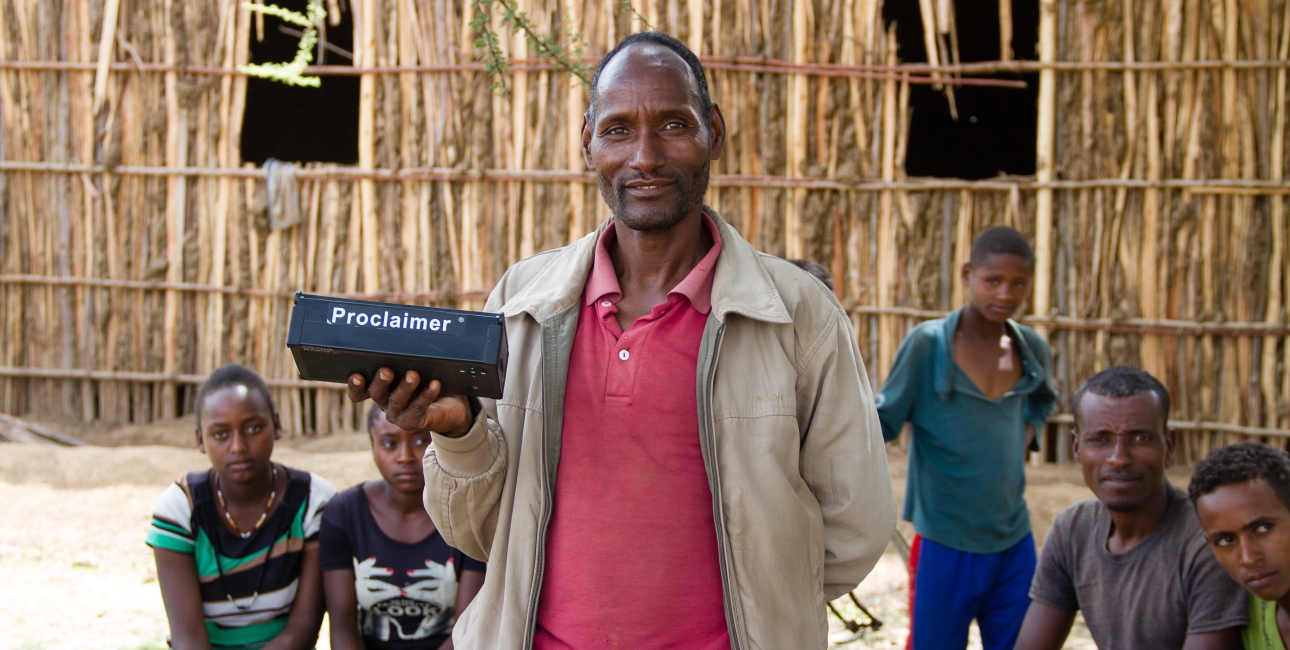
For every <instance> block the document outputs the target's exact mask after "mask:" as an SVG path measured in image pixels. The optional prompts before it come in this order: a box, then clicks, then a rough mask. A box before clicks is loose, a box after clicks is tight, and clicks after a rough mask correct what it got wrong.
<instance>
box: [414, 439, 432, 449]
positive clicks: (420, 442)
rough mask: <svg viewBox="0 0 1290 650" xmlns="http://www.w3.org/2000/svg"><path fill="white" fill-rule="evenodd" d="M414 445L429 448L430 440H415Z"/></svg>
mask: <svg viewBox="0 0 1290 650" xmlns="http://www.w3.org/2000/svg"><path fill="white" fill-rule="evenodd" d="M416 445H417V446H418V447H429V446H430V439H429V438H417V441H416Z"/></svg>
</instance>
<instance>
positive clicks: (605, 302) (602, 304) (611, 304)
mask: <svg viewBox="0 0 1290 650" xmlns="http://www.w3.org/2000/svg"><path fill="white" fill-rule="evenodd" d="M600 306H601V307H613V306H614V303H612V302H609V301H608V300H606V301H604V302H601V303H600Z"/></svg>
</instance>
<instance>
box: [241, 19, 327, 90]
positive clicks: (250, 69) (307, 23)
mask: <svg viewBox="0 0 1290 650" xmlns="http://www.w3.org/2000/svg"><path fill="white" fill-rule="evenodd" d="M242 6H243V7H246V9H247V10H249V11H258V12H260V13H262V14H265V15H268V16H274V17H277V18H280V19H282V20H283V22H287V23H291V24H292V25H296V26H297V27H300V28H301V32H302V33H301V34H300V44H299V45H298V46H297V47H296V58H294V59H292V60H291V62H290V63H248V64H246V65H242V66H238V68H237V69H238V70H239V71H241V72H243V73H245V74H248V75H251V76H253V77H260V78H262V79H271V80H273V81H279V82H282V83H284V84H287V85H288V86H310V87H313V88H317V87H318V86H319V85H321V83H322V80H321V79H319V78H318V77H307V76H304V75H303V74H302V73H303V72H304V71H305V68H306V67H308V66H309V64H310V63H312V62H313V60H314V46H315V45H317V44H318V26H319V25H321V24H322V21H323V19H325V18H326V17H327V10H325V9H323V8H322V6H321V5H320V4H318V0H309V3H308V4H307V5H305V13H303V14H301V13H299V12H296V11H291V10H290V9H283V8H282V7H279V6H278V5H261V4H252V3H250V2H244V3H242Z"/></svg>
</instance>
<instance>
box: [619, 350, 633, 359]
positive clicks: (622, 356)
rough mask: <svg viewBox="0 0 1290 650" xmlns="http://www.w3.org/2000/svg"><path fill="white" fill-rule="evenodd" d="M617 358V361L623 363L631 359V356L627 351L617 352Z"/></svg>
mask: <svg viewBox="0 0 1290 650" xmlns="http://www.w3.org/2000/svg"><path fill="white" fill-rule="evenodd" d="M618 358H619V359H622V360H623V361H626V360H628V359H630V358H632V354H631V353H630V352H628V351H627V350H619V351H618Z"/></svg>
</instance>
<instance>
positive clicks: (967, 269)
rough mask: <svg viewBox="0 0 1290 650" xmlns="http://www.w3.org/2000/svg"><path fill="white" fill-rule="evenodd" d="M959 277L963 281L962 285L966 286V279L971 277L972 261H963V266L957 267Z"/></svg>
mask: <svg viewBox="0 0 1290 650" xmlns="http://www.w3.org/2000/svg"><path fill="white" fill-rule="evenodd" d="M959 279H960V280H962V281H963V286H965V287H966V286H967V284H968V281H969V280H971V279H972V263H971V262H964V263H963V268H960V269H959Z"/></svg>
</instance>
